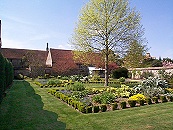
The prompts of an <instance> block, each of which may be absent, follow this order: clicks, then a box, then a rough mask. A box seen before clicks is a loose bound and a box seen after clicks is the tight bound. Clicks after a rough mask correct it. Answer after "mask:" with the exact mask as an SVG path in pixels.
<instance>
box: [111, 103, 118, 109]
mask: <svg viewBox="0 0 173 130" xmlns="http://www.w3.org/2000/svg"><path fill="white" fill-rule="evenodd" d="M111 106H112V110H113V111H114V110H116V109H117V108H118V104H117V103H116V102H115V103H112V104H111Z"/></svg>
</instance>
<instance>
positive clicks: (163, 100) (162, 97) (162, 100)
mask: <svg viewBox="0 0 173 130" xmlns="http://www.w3.org/2000/svg"><path fill="white" fill-rule="evenodd" d="M160 100H161V102H162V103H164V102H167V101H168V100H167V99H166V96H160Z"/></svg>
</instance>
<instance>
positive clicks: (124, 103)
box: [120, 101, 127, 109]
mask: <svg viewBox="0 0 173 130" xmlns="http://www.w3.org/2000/svg"><path fill="white" fill-rule="evenodd" d="M126 104H127V103H126V102H125V101H122V102H120V106H121V108H122V109H125V108H126Z"/></svg>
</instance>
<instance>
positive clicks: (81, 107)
mask: <svg viewBox="0 0 173 130" xmlns="http://www.w3.org/2000/svg"><path fill="white" fill-rule="evenodd" d="M78 110H79V111H80V112H82V113H86V108H85V106H82V105H81V106H79V108H78Z"/></svg>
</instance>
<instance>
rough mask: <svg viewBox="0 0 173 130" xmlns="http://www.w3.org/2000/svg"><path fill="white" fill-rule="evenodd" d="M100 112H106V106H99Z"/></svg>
mask: <svg viewBox="0 0 173 130" xmlns="http://www.w3.org/2000/svg"><path fill="white" fill-rule="evenodd" d="M100 110H101V111H102V112H105V111H106V110H107V106H106V104H102V105H100Z"/></svg>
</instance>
